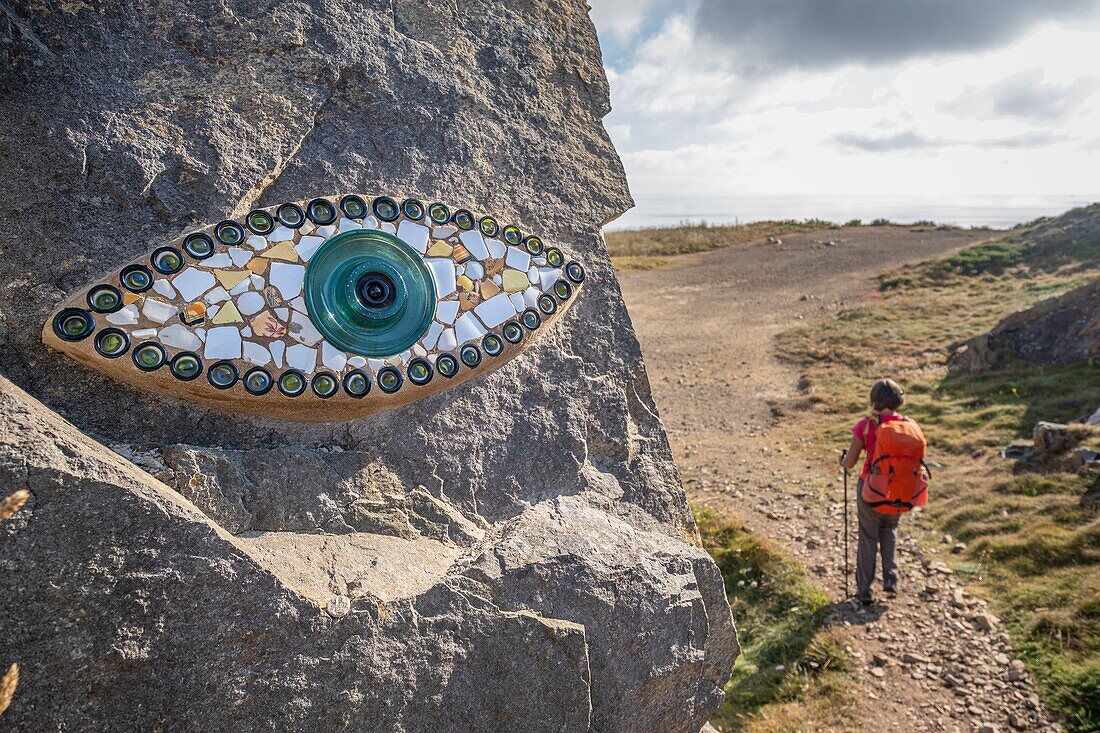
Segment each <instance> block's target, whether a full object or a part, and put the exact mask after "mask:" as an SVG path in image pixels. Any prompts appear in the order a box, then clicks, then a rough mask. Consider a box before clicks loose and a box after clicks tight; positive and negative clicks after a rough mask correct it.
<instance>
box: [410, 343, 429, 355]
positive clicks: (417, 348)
mask: <svg viewBox="0 0 1100 733" xmlns="http://www.w3.org/2000/svg"><path fill="white" fill-rule="evenodd" d="M412 353H414V354H416V355H417V356H427V355H428V350H427V349H425V348H424V347H423V346H421V345H420V344H413V347H412Z"/></svg>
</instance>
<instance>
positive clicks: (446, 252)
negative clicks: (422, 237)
mask: <svg viewBox="0 0 1100 733" xmlns="http://www.w3.org/2000/svg"><path fill="white" fill-rule="evenodd" d="M453 251H454V247H452V246H451V245H449V244H447V243H446V242H444V241H442V240H436V242H435V244H433V245H432V246H431V247H428V256H429V257H450V256H451V252H453Z"/></svg>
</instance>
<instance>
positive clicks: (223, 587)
mask: <svg viewBox="0 0 1100 733" xmlns="http://www.w3.org/2000/svg"><path fill="white" fill-rule="evenodd" d="M0 94H2V97H0V99H2V102H0V104H2V107H0V108H2V109H3V112H4V114H3V115H0V160H4V161H5V163H6V170H7V175H5V176H3V177H0V225H2V227H0V231H2V232H3V234H0V251H2V253H3V256H2V257H0V282H2V283H3V287H2V288H0V372H2V373H3V374H4V375H6V376H7V377H9V378H10V379H11V380H12V382H14V384H12V383H10V382H8V381H6V380H3V381H2V382H0V486H8V487H13V488H17V487H22V486H25V487H27V488H29V489H30V490H31V491H32V493H33V496H34V498H33V499H32V501H31V503H30V504H29V505H28V506H27V507H26V508H25V509H24V511H22V512H20V514H19V515H17V517H16V518H15V520H14V521H12V522H9V523H6V524H5V525H4V527H2V528H0V579H2V580H0V617H2V618H3V619H4V623H3V624H0V648H3V649H4V650H5V652H6V655H7V656H8V657H10V658H11V659H12V660H15V661H18V662H19V663H20V665H21V667H22V670H23V682H22V683H21V686H20V688H19V692H18V694H17V696H16V699H15V701H14V703H13V704H12V707H11V708H10V709H9V710H8V711H7V712H6V713H5V721H6V722H7V724H8V725H11V726H13V727H14V728H15V729H26V730H45V729H57V728H62V727H64V728H67V729H71V730H84V729H96V730H105V731H109V730H154V729H164V730H169V729H171V730H193V729H205V730H273V729H293V728H295V727H308V728H310V729H316V730H344V729H358V730H379V731H383V730H395V731H468V730H497V731H513V730H524V731H583V730H589V729H590V730H598V731H604V732H609V731H647V732H648V731H656V730H660V731H690V732H691V733H694V732H695V731H698V730H699V729H700V727H701V726H702V725H703V723H704V722H705V721H706V719H707V717H708V716H709V714H710V712H711V711H712V710H713V709H714V708H715V707H716V706H717V705H718V703H719V701H720V699H721V689H722V685H723V683H724V681H725V680H726V679H727V676H728V674H729V670H730V666H731V664H732V661H733V659H734V657H735V655H736V650H737V646H736V639H735V634H734V631H733V627H732V624H731V621H730V614H729V609H728V606H727V605H726V602H725V597H724V593H723V588H722V583H721V578H720V577H719V575H718V573H717V570H716V568H715V567H714V565H713V564H712V563H711V562H710V560H709V558H708V557H707V556H706V554H705V553H704V552H703V551H702V550H701V549H699V547H698V546H697V537H696V533H695V528H694V524H693V522H692V519H691V516H690V514H689V512H688V510H687V506H686V501H685V498H684V494H683V491H682V489H681V487H680V484H679V478H678V476H677V474H676V471H675V467H674V466H673V463H672V459H671V456H670V453H669V449H668V445H667V441H666V438H665V434H664V431H663V429H662V427H661V424H660V421H659V419H658V417H657V414H656V409H655V407H654V404H653V400H652V398H651V396H650V390H649V383H648V380H647V377H646V375H645V372H644V369H643V368H642V366H641V356H640V351H639V348H638V344H637V341H636V339H635V336H634V333H633V329H632V328H631V325H630V322H629V319H628V317H627V314H626V311H625V308H624V306H623V304H622V301H621V298H620V295H619V290H618V285H617V283H616V281H615V279H614V271H613V269H612V267H611V264H610V262H609V260H608V258H607V255H606V251H605V248H604V246H603V242H602V239H601V237H600V234H599V226H600V225H601V224H602V223H604V222H606V221H608V220H610V219H612V218H614V217H615V216H617V215H618V214H619V213H621V212H622V211H623V210H624V209H625V208H626V207H628V206H629V203H630V201H629V196H628V194H627V191H626V186H625V181H624V178H623V172H622V169H621V166H620V163H619V161H618V158H617V156H616V155H615V152H614V150H613V148H612V146H611V143H610V141H609V139H608V137H607V135H606V133H605V131H604V129H603V126H602V123H601V120H602V117H603V116H604V114H606V112H607V110H608V90H607V84H606V79H605V78H604V74H603V70H602V67H601V63H600V55H599V48H598V45H597V43H596V37H595V32H594V29H593V27H592V25H591V22H590V20H589V19H588V17H587V8H586V6H585V4H584V3H583V2H580V1H579V0H578V1H576V2H568V3H565V4H561V3H548V2H537V1H536V2H521V3H506V4H501V3H489V2H474V3H463V4H462V5H461V7H459V6H458V5H456V4H454V3H449V2H434V3H423V2H411V1H410V0H396V1H395V2H386V3H380V2H379V3H368V2H352V1H351V0H329V1H327V2H317V3H304V2H276V3H274V4H263V5H256V4H254V3H243V2H227V3H209V2H202V1H198V0H196V1H194V2H186V1H185V2H179V3H174V4H172V5H171V6H170V7H169V6H164V5H162V4H156V3H149V2H144V1H141V0H139V1H138V2H134V3H127V4H116V5H112V4H106V5H94V4H85V3H79V2H75V3H62V4H60V5H51V6H49V7H44V6H42V5H40V4H38V3H33V2H28V1H26V0H15V2H7V3H5V4H3V5H0ZM348 190H364V191H368V192H369V191H387V192H395V193H406V192H407V193H413V194H418V195H420V196H423V197H424V198H428V199H434V198H442V199H444V200H449V201H454V202H460V203H468V204H469V205H471V206H475V207H477V208H480V209H484V210H487V211H492V212H494V213H495V214H497V215H498V216H499V217H500V218H502V219H508V220H514V221H516V222H517V223H519V224H521V225H523V226H525V227H527V228H531V229H537V230H538V231H540V232H541V233H542V234H543V235H544V238H545V239H547V240H548V241H554V242H561V243H562V244H563V245H565V246H566V247H567V249H568V250H569V251H570V252H571V253H573V254H575V255H577V256H578V257H579V259H581V260H582V261H583V262H584V264H585V265H586V268H587V270H588V273H589V284H588V286H587V287H586V289H585V292H584V296H583V298H582V299H581V300H580V301H579V302H578V303H577V304H576V305H574V306H573V308H572V309H571V310H570V312H569V313H568V314H566V317H565V318H564V319H563V320H562V322H561V323H560V324H558V325H557V326H555V328H554V329H553V330H552V331H551V332H550V333H548V334H545V335H544V336H542V338H541V342H540V343H539V344H538V345H537V346H536V347H534V348H532V349H531V350H529V351H527V352H526V353H525V354H523V355H522V356H520V357H519V358H517V359H515V360H514V361H512V362H510V363H509V364H507V365H505V366H504V367H502V368H501V369H498V370H497V371H495V372H493V373H492V374H490V375H488V376H487V377H486V378H484V379H480V380H476V381H474V382H471V383H469V384H467V385H463V386H461V387H458V388H456V389H453V390H450V391H448V392H446V393H444V394H441V395H438V396H435V397H432V398H429V399H426V400H423V401H420V402H417V403H414V404H412V405H410V406H408V407H406V408H403V409H401V410H399V411H395V412H391V413H386V414H383V415H378V416H373V417H371V418H369V419H364V420H360V421H356V422H353V423H346V424H339V425H329V426H325V425H299V424H290V423H281V422H276V421H269V420H264V419H259V418H249V417H240V416H233V415H228V414H224V413H220V412H216V411H210V410H206V409H203V408H198V407H195V406H193V405H189V404H187V403H185V402H182V401H175V400H171V399H166V398H157V397H152V396H149V395H146V394H142V393H139V392H136V391H133V390H131V389H129V388H126V387H123V386H120V385H118V384H116V383H114V382H112V381H110V380H109V379H107V378H105V377H103V376H100V375H98V374H94V373H91V372H88V371H85V370H83V369H80V368H78V367H76V366H75V365H73V364H71V363H70V362H68V361H66V360H65V359H63V358H61V357H59V356H58V355H56V354H53V353H51V352H49V351H47V350H46V349H45V348H44V347H43V346H42V345H41V343H40V341H39V330H40V327H41V323H42V321H43V320H44V319H45V317H46V315H47V314H48V312H49V311H50V309H51V308H52V307H53V306H54V305H55V304H56V303H57V302H58V301H59V300H60V299H61V297H62V295H63V294H65V293H67V292H70V291H71V290H72V289H74V288H76V287H79V286H80V285H82V284H83V283H85V282H87V281H88V280H90V279H91V278H92V277H93V276H95V275H96V274H98V273H100V272H103V271H106V270H109V269H113V268H114V267H115V266H116V265H117V264H118V263H119V262H122V261H124V260H126V259H128V258H131V257H135V256H137V255H139V254H141V253H143V252H146V251H148V250H149V249H150V248H151V247H152V246H154V245H155V244H157V243H159V242H161V241H165V240H167V239H170V238H172V237H174V236H176V235H178V234H179V233H180V232H181V231H182V230H183V229H184V228H186V227H188V226H190V225H192V224H200V223H208V222H211V221H216V220H219V219H221V218H224V217H225V216H226V215H230V214H232V215H239V214H241V213H243V212H245V211H246V210H248V209H249V208H251V207H252V206H253V205H257V204H258V205H269V204H274V203H278V202H280V201H283V200H296V199H303V198H309V197H312V196H315V195H319V194H331V193H337V192H341V191H348ZM16 385H18V386H16ZM21 388H22V389H21ZM23 390H26V392H28V393H30V394H32V395H34V397H30V396H29V395H28V394H26V393H24V392H23ZM38 400H40V401H41V403H44V404H41V403H39V402H38ZM53 411H56V413H55V412H53ZM66 420H67V421H68V422H66ZM74 426H75V427H74ZM97 441H98V442H97ZM103 444H109V445H111V446H112V447H114V448H116V450H117V451H118V452H111V451H108V450H107V449H106V448H104V447H103ZM120 453H121V454H122V455H125V456H126V457H127V458H129V459H131V460H124V459H123V458H122V457H121V456H120V455H119V454H120ZM138 466H140V467H141V468H144V469H146V470H145V471H142V470H140V469H139V468H138ZM150 474H153V475H152V476H151V475H150ZM162 482H165V483H162Z"/></svg>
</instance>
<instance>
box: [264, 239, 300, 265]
mask: <svg viewBox="0 0 1100 733" xmlns="http://www.w3.org/2000/svg"><path fill="white" fill-rule="evenodd" d="M260 257H266V258H267V259H269V260H284V261H285V262H297V261H298V250H296V249H294V243H293V242H279V243H278V244H276V245H275V246H274V247H271V248H270V249H268V250H267V251H265V252H264V253H263V254H261V255H260Z"/></svg>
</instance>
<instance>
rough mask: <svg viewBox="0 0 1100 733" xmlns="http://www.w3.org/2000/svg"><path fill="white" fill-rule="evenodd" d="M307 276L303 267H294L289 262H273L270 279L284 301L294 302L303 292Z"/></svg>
mask: <svg viewBox="0 0 1100 733" xmlns="http://www.w3.org/2000/svg"><path fill="white" fill-rule="evenodd" d="M305 276H306V268H305V267H304V266H302V265H294V264H290V263H288V262H272V263H271V274H270V275H269V279H270V280H271V284H272V285H274V286H275V287H276V288H278V289H279V292H280V293H281V294H282V296H283V300H293V299H294V298H297V297H298V295H299V294H300V293H301V292H302V280H303V279H304V278H305Z"/></svg>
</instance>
